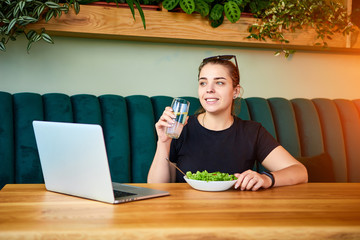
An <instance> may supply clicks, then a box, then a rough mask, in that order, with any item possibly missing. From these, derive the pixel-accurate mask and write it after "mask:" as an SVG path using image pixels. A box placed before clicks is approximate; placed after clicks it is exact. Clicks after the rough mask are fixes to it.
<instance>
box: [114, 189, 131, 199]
mask: <svg viewBox="0 0 360 240" xmlns="http://www.w3.org/2000/svg"><path fill="white" fill-rule="evenodd" d="M132 195H136V194H135V193H129V192H123V191H118V190H114V196H115V198H119V197H127V196H132Z"/></svg>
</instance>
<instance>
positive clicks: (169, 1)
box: [162, 0, 180, 10]
mask: <svg viewBox="0 0 360 240" xmlns="http://www.w3.org/2000/svg"><path fill="white" fill-rule="evenodd" d="M179 2H180V0H164V1H163V2H162V4H163V7H164V8H165V9H166V10H173V9H174V8H175V7H176V6H177V5H178V4H179Z"/></svg>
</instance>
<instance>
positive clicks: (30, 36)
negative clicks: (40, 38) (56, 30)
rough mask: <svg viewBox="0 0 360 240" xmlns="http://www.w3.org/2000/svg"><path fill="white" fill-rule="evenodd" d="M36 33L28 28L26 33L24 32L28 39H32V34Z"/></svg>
mask: <svg viewBox="0 0 360 240" xmlns="http://www.w3.org/2000/svg"><path fill="white" fill-rule="evenodd" d="M36 34H37V33H36V32H35V31H34V30H30V31H28V33H27V34H26V38H27V39H28V40H30V39H32V38H33V37H34V35H36Z"/></svg>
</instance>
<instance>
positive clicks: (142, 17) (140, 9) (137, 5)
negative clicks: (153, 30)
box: [135, 0, 146, 29]
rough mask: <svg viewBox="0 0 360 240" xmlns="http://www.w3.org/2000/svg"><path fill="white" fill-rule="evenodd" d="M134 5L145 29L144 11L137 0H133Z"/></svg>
mask: <svg viewBox="0 0 360 240" xmlns="http://www.w3.org/2000/svg"><path fill="white" fill-rule="evenodd" d="M135 6H136V8H137V10H138V11H139V14H140V17H141V21H142V23H143V26H144V29H146V22H145V15H144V12H143V10H142V8H141V6H140V3H139V1H138V0H135Z"/></svg>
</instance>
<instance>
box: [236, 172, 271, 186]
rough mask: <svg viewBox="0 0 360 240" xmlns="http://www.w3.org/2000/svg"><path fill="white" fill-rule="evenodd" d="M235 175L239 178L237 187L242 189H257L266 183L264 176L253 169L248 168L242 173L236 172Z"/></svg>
mask: <svg viewBox="0 0 360 240" xmlns="http://www.w3.org/2000/svg"><path fill="white" fill-rule="evenodd" d="M235 176H236V177H237V178H238V180H237V182H236V184H235V189H237V188H239V187H240V190H242V191H244V190H253V191H256V190H258V189H259V188H261V187H262V186H263V184H264V179H263V178H262V176H261V175H260V174H259V173H257V172H254V171H252V170H247V171H245V172H243V173H241V174H239V173H236V174H235Z"/></svg>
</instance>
